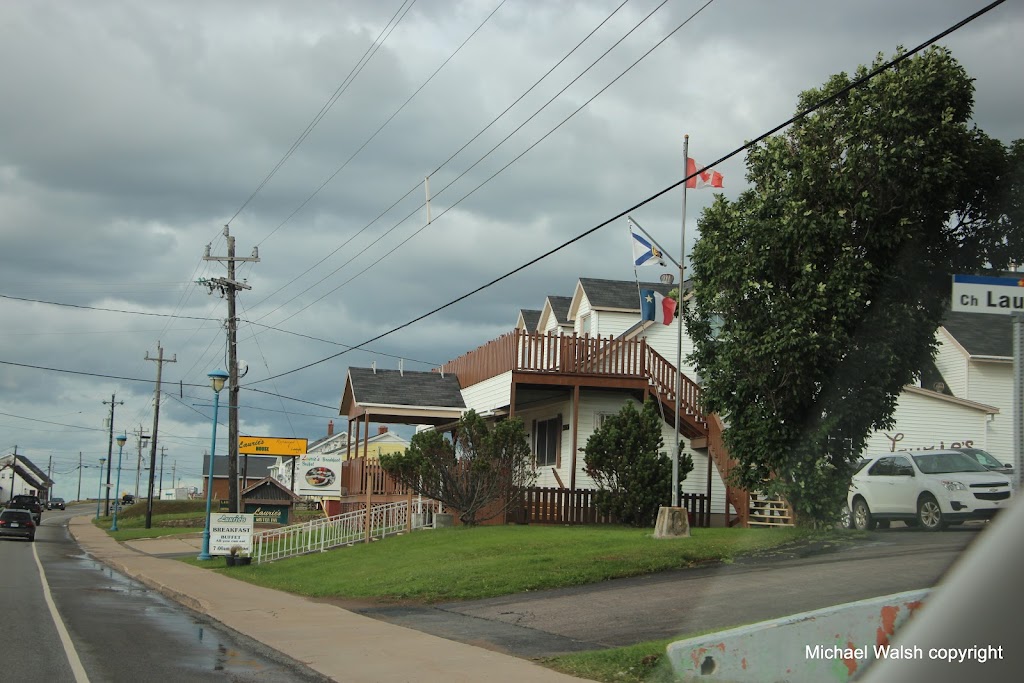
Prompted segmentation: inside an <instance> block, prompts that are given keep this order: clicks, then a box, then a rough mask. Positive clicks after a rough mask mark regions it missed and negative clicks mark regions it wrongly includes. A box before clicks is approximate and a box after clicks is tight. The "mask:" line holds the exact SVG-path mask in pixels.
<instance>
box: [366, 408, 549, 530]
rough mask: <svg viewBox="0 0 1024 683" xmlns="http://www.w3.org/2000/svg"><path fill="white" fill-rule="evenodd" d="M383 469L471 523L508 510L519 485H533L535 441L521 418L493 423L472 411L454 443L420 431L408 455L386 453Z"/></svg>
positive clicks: (439, 435) (415, 436)
mask: <svg viewBox="0 0 1024 683" xmlns="http://www.w3.org/2000/svg"><path fill="white" fill-rule="evenodd" d="M380 464H381V467H383V468H384V471H385V472H387V473H388V474H390V475H391V476H392V477H394V478H395V479H397V480H399V481H401V482H403V483H404V484H406V485H407V486H409V487H410V488H412V489H413V490H414V491H416V492H417V493H421V494H423V495H424V496H427V497H429V498H432V499H434V500H437V501H440V502H441V503H442V504H443V505H444V506H445V507H447V508H451V509H452V510H455V511H456V512H458V514H459V520H460V521H461V522H462V523H463V524H465V525H467V526H472V525H474V524H477V523H479V522H484V521H487V520H488V519H491V518H493V517H496V516H498V515H500V514H503V513H504V512H505V510H506V509H507V508H508V506H509V505H511V504H512V503H514V502H515V501H516V500H518V497H517V496H516V492H517V489H519V488H520V487H524V486H529V485H530V484H532V483H533V480H534V476H535V475H534V472H533V468H532V466H531V456H530V445H529V441H528V440H527V437H526V429H525V428H524V427H523V422H522V420H520V419H518V418H516V419H512V420H504V421H502V422H498V423H497V424H495V425H494V426H488V424H487V422H486V421H485V420H484V419H483V418H482V417H480V416H479V415H477V414H476V412H474V411H472V410H470V411H469V412H467V413H466V414H465V415H463V416H462V418H461V419H460V420H459V422H458V425H457V426H456V428H455V438H454V441H452V440H449V439H447V438H446V437H445V435H444V434H442V433H441V432H437V431H425V432H419V433H417V434H415V435H414V436H413V437H412V440H411V442H410V444H409V448H408V449H406V451H405V452H404V453H394V454H390V455H382V456H381V457H380Z"/></svg>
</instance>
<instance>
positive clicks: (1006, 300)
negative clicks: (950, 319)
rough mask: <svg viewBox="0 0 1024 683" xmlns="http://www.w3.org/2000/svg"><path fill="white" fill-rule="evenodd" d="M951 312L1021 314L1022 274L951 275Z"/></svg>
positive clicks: (1022, 308)
mask: <svg viewBox="0 0 1024 683" xmlns="http://www.w3.org/2000/svg"><path fill="white" fill-rule="evenodd" d="M952 309H953V310H954V311H962V312H966V313H995V314H997V315H1011V314H1013V313H1021V312H1024V273H1022V274H1021V277H988V276H985V275H954V276H953V301H952Z"/></svg>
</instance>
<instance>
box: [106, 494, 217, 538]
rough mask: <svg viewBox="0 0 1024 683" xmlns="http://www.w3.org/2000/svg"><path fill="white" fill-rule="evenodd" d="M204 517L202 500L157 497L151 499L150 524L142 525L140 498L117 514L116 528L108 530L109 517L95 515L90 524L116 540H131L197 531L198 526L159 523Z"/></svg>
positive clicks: (142, 508)
mask: <svg viewBox="0 0 1024 683" xmlns="http://www.w3.org/2000/svg"><path fill="white" fill-rule="evenodd" d="M205 516H206V503H205V501H196V500H158V501H153V519H152V523H153V526H152V528H150V529H147V528H146V503H145V501H140V502H138V503H135V504H134V505H129V506H127V507H125V508H124V509H123V510H121V511H120V512H118V513H117V531H110V525H111V524H112V523H113V517H99V518H96V519H93V521H92V523H93V524H95V525H96V526H97V527H99V528H100V529H103V530H104V531H106V532H107V533H108V534H109V535H110V536H111V537H112V538H115V539H117V540H118V541H131V540H134V539H136V538H156V537H158V536H175V535H178V534H194V533H196V532H201V531H202V530H203V529H202V527H201V526H200V527H198V528H195V527H193V528H190V527H163V526H160V523H161V522H165V521H173V520H179V519H201V518H203V517H205Z"/></svg>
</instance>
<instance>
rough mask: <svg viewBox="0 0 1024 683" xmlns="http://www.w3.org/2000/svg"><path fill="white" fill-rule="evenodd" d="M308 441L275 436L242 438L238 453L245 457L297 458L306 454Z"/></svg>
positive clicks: (239, 438)
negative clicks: (273, 456) (274, 456)
mask: <svg viewBox="0 0 1024 683" xmlns="http://www.w3.org/2000/svg"><path fill="white" fill-rule="evenodd" d="M306 442H307V440H306V439H278V438H277V437H273V436H240V437H238V452H239V453H241V454H243V455H276V456H279V457H283V458H289V457H290V458H297V457H299V456H301V455H305V454H306Z"/></svg>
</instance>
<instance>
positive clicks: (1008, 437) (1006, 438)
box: [968, 361, 1013, 462]
mask: <svg viewBox="0 0 1024 683" xmlns="http://www.w3.org/2000/svg"><path fill="white" fill-rule="evenodd" d="M970 367H971V369H970V375H969V379H970V383H969V385H968V391H969V393H970V396H969V398H970V400H972V401H977V402H978V403H984V404H985V405H990V406H992V407H994V408H999V414H997V415H993V416H992V418H991V420H990V421H989V422H988V433H987V436H986V443H987V444H988V445H987V446H979V448H984V449H985V450H987V451H990V452H991V453H992V455H994V456H996V459H997V460H999V461H1000V462H1013V363H1011V362H1005V363H1002V362H986V361H971V366H970Z"/></svg>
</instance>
